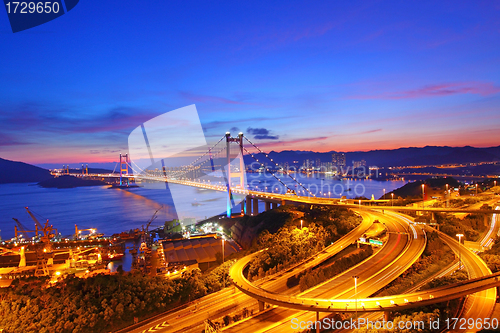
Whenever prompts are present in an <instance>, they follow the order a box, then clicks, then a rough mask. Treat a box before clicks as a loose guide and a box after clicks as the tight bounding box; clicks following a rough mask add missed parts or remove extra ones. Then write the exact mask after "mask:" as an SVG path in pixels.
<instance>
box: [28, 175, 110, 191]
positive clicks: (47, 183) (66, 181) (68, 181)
mask: <svg viewBox="0 0 500 333" xmlns="http://www.w3.org/2000/svg"><path fill="white" fill-rule="evenodd" d="M38 185H40V186H41V187H47V188H73V187H81V186H101V185H108V184H106V183H105V182H103V181H100V180H93V179H82V178H77V177H74V176H69V175H64V176H59V177H56V178H52V179H47V180H44V181H42V182H39V183H38Z"/></svg>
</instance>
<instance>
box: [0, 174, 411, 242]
mask: <svg viewBox="0 0 500 333" xmlns="http://www.w3.org/2000/svg"><path fill="white" fill-rule="evenodd" d="M280 179H281V180H282V181H283V182H284V183H285V184H287V185H288V187H289V188H291V189H294V190H296V191H297V192H298V193H299V194H300V195H307V192H305V191H304V190H303V189H302V188H301V187H300V185H299V186H297V187H296V186H295V185H296V183H295V182H294V181H293V180H291V179H290V178H288V177H286V176H284V177H280ZM297 179H298V180H299V182H301V183H302V184H303V185H304V186H305V187H306V188H308V189H309V190H310V191H311V192H312V193H313V194H315V195H316V196H322V197H328V196H330V197H332V198H339V197H341V196H346V197H347V198H354V197H356V196H361V195H362V196H365V197H367V198H371V197H372V195H373V196H374V197H375V198H379V197H381V196H383V194H384V189H385V190H386V193H388V192H390V191H392V190H393V189H396V188H398V187H401V186H403V185H404V184H405V183H406V182H405V181H376V180H335V179H333V178H331V177H328V176H325V175H324V174H313V175H310V176H308V177H306V176H305V175H304V176H302V175H301V176H299V175H298V176H297ZM247 183H248V185H250V187H251V188H252V189H260V190H266V191H267V192H273V191H274V192H275V193H276V192H281V193H283V191H286V188H285V187H284V186H283V185H282V184H281V183H280V182H278V181H277V180H276V179H275V178H274V177H273V176H272V175H270V174H257V173H256V174H248V175H247ZM176 186H177V187H178V188H177V189H176V190H175V191H174V188H173V187H172V189H171V190H172V191H171V192H170V191H169V190H166V189H165V186H164V185H163V184H162V185H161V186H158V187H156V188H145V187H139V188H132V189H128V190H121V189H111V188H109V186H94V187H79V188H72V189H55V188H41V187H39V186H37V185H35V184H1V185H0V230H1V234H0V235H1V237H2V238H3V239H10V238H12V237H14V225H15V222H14V220H13V219H12V218H17V219H19V220H20V221H21V223H23V224H24V225H25V226H26V227H28V228H29V227H31V226H32V225H33V224H34V223H33V221H32V220H31V218H30V217H29V215H28V214H27V212H26V210H25V209H24V207H29V208H30V210H31V211H33V212H34V213H36V214H37V215H38V216H39V220H40V222H43V221H44V219H49V221H50V224H52V225H53V226H54V227H55V228H57V229H58V231H59V232H60V233H61V234H62V235H72V234H74V232H75V224H77V225H78V228H79V229H86V228H97V231H98V232H99V233H104V234H105V235H111V234H113V233H119V232H121V231H128V230H130V229H135V228H141V226H142V225H146V224H147V222H148V221H149V219H150V218H151V216H152V215H153V213H154V212H155V211H156V210H157V209H158V208H160V207H162V206H163V208H162V209H161V210H160V211H159V212H158V217H157V218H156V219H155V220H154V221H153V222H152V223H151V226H150V229H152V228H154V227H158V226H162V225H163V224H164V223H165V221H166V220H172V219H174V218H176V217H177V215H176V210H175V208H174V202H175V207H177V208H178V210H179V211H181V210H182V211H183V212H187V214H188V215H187V217H190V218H191V221H194V220H201V219H203V218H206V217H210V216H214V215H217V214H222V213H224V212H225V209H226V199H225V198H226V197H225V195H224V194H223V193H220V192H219V193H217V192H214V191H210V190H202V189H197V188H193V187H188V186H182V185H176ZM328 192H330V193H328ZM171 193H174V194H175V195H174V198H172V195H171ZM304 193H305V194H304ZM174 199H175V200H174ZM263 208H264V207H263V206H262V207H261V208H260V210H262V209H263ZM184 216H186V215H185V214H184Z"/></svg>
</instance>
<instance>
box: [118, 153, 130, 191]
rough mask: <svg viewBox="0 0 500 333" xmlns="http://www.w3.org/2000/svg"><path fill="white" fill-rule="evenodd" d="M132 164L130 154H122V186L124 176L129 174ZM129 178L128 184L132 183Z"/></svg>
mask: <svg viewBox="0 0 500 333" xmlns="http://www.w3.org/2000/svg"><path fill="white" fill-rule="evenodd" d="M129 164H130V160H129V157H128V154H125V155H122V154H120V186H123V176H128V166H129ZM126 178H127V186H128V185H130V181H129V178H128V177H126Z"/></svg>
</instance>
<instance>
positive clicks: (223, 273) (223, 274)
mask: <svg viewBox="0 0 500 333" xmlns="http://www.w3.org/2000/svg"><path fill="white" fill-rule="evenodd" d="M222 276H223V279H224V280H223V281H224V284H223V285H222V288H226V272H224V238H222Z"/></svg>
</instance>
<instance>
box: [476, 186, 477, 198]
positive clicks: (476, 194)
mask: <svg viewBox="0 0 500 333" xmlns="http://www.w3.org/2000/svg"><path fill="white" fill-rule="evenodd" d="M476 197H477V183H476Z"/></svg>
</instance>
